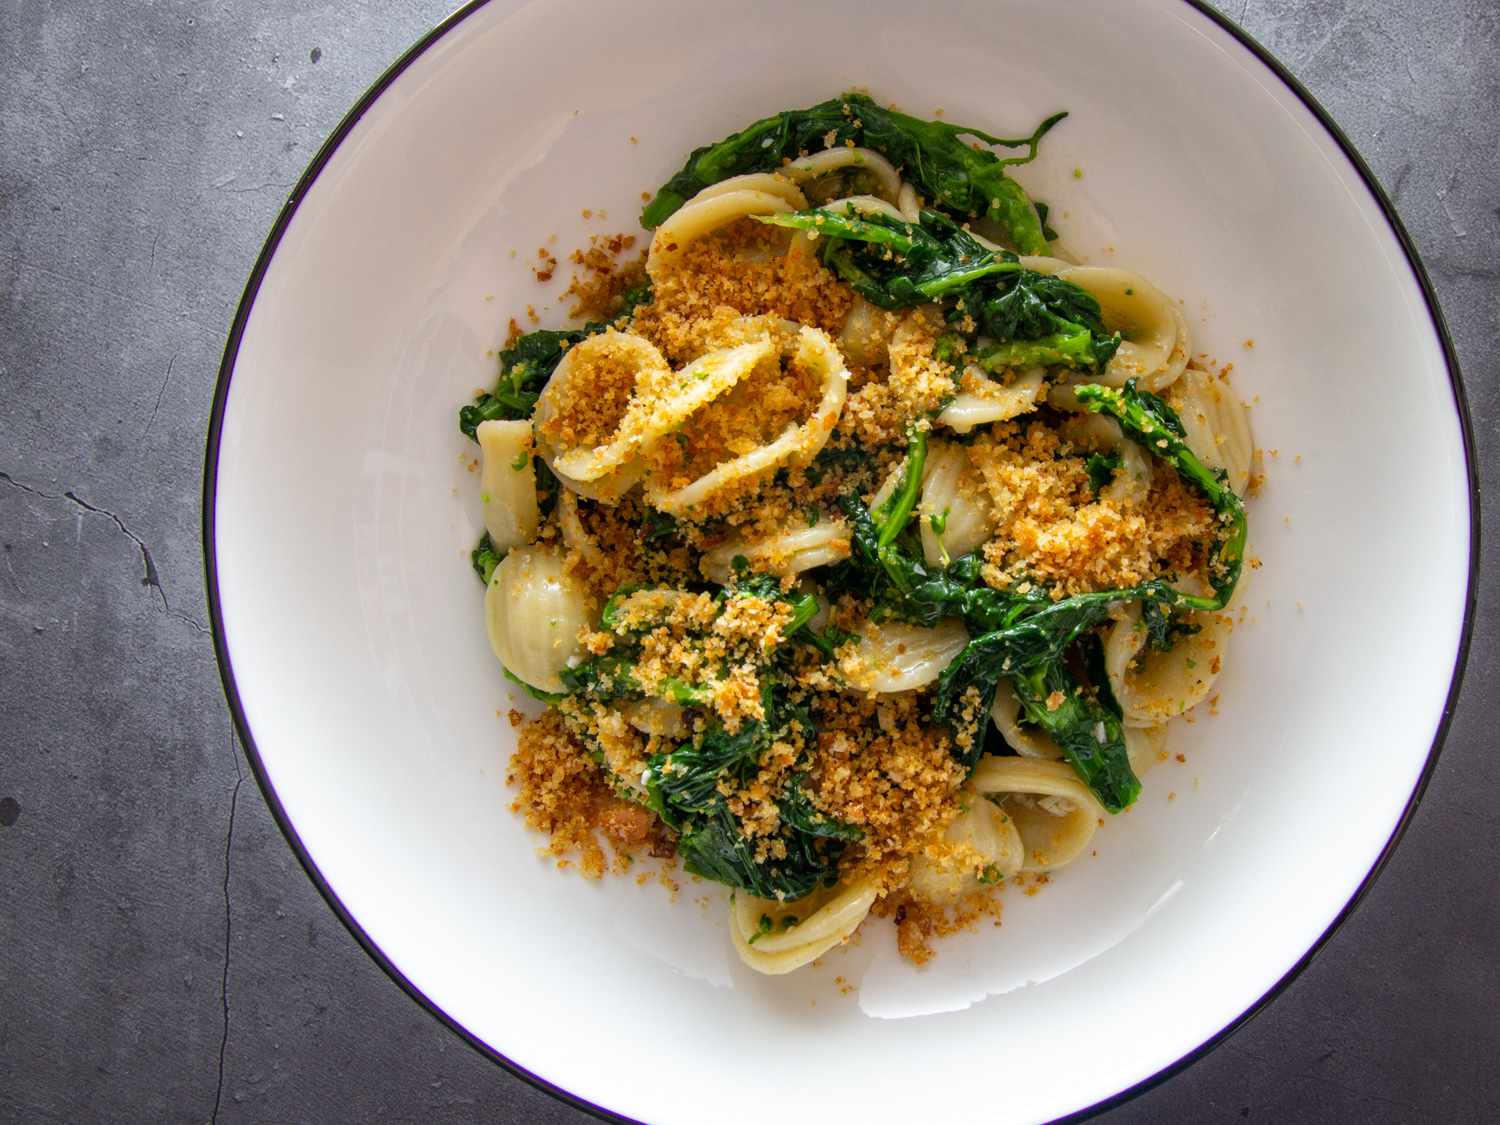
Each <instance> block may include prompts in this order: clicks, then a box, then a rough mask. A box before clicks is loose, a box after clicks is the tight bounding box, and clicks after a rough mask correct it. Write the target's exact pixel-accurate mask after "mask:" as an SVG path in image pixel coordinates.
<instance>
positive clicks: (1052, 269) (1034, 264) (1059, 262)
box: [1021, 254, 1073, 274]
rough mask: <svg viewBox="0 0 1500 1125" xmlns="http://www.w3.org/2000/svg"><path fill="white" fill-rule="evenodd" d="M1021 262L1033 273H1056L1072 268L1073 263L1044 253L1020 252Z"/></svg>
mask: <svg viewBox="0 0 1500 1125" xmlns="http://www.w3.org/2000/svg"><path fill="white" fill-rule="evenodd" d="M1021 264H1022V265H1023V266H1025V267H1026V268H1027V269H1029V270H1031V271H1032V272H1033V273H1045V274H1057V273H1061V272H1062V271H1063V270H1067V269H1072V268H1073V263H1072V262H1068V261H1064V260H1063V259H1062V258H1054V257H1050V256H1048V255H1046V254H1022V255H1021Z"/></svg>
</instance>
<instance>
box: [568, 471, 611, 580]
mask: <svg viewBox="0 0 1500 1125" xmlns="http://www.w3.org/2000/svg"><path fill="white" fill-rule="evenodd" d="M557 525H558V528H559V529H560V530H561V531H562V541H563V545H564V546H566V547H568V548H569V549H570V550H573V551H576V552H578V554H579V556H580V557H582V559H583V560H584V562H586V563H588V564H589V565H590V566H592V567H601V566H603V565H604V552H603V551H602V550H601V549H600V547H599V544H598V543H597V542H595V540H594V537H593V536H592V535H590V534H589V533H588V529H587V528H585V527H584V526H583V521H582V520H581V519H579V518H578V498H577V497H576V496H575V495H573V493H572V491H571V490H569V489H566V488H565V489H562V490H561V492H560V493H559V494H558V497H557Z"/></svg>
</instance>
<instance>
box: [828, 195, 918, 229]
mask: <svg viewBox="0 0 1500 1125" xmlns="http://www.w3.org/2000/svg"><path fill="white" fill-rule="evenodd" d="M845 208H853V209H854V210H855V211H856V212H858V213H859V214H861V215H884V216H886V217H887V218H890V219H895V220H896V221H897V222H898V223H904V222H905V221H906V216H905V215H903V214H901V209H900V208H899V207H897V206H896V205H895V204H894V203H888V202H887V201H886V200H884V199H881V198H880V196H878V195H846V196H844V198H842V199H831V200H829V201H828V202H827V203H825V204H823V209H824V210H827V211H834V212H837V213H838V214H843V213H844V210H845ZM808 233H809V234H812V235H814V236H816V233H817V232H815V231H809V232H808Z"/></svg>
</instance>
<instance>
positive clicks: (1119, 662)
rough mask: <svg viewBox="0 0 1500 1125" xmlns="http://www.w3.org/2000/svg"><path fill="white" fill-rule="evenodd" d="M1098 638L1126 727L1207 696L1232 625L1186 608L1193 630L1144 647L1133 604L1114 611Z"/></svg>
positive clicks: (1159, 718)
mask: <svg viewBox="0 0 1500 1125" xmlns="http://www.w3.org/2000/svg"><path fill="white" fill-rule="evenodd" d="M1119 612H1120V618H1119V620H1117V621H1116V622H1115V624H1114V625H1113V626H1111V627H1110V630H1109V633H1108V635H1107V636H1106V637H1105V640H1104V667H1105V671H1106V672H1107V674H1108V675H1109V686H1110V689H1111V690H1112V691H1113V692H1114V694H1115V699H1116V700H1118V701H1119V704H1120V710H1121V711H1122V712H1123V713H1124V716H1125V724H1126V725H1127V726H1137V727H1151V726H1156V725H1158V724H1160V723H1165V722H1166V721H1167V720H1168V719H1171V718H1175V717H1176V716H1178V715H1181V714H1182V713H1183V712H1184V711H1186V710H1188V709H1189V708H1190V707H1194V706H1196V705H1197V704H1199V703H1201V702H1202V701H1203V700H1204V699H1206V698H1208V693H1209V689H1210V688H1212V687H1213V683H1214V680H1215V679H1216V678H1217V677H1218V675H1219V669H1220V666H1221V664H1222V660H1223V655H1224V650H1225V648H1226V647H1227V646H1228V642H1229V634H1230V631H1231V630H1232V629H1233V627H1234V625H1233V622H1232V620H1231V619H1230V618H1229V617H1228V615H1226V614H1222V613H1190V614H1188V615H1187V623H1188V625H1189V626H1190V627H1193V628H1196V629H1197V630H1198V631H1197V632H1195V633H1183V634H1182V635H1180V636H1178V637H1177V639H1176V641H1175V643H1173V645H1172V647H1171V648H1169V649H1167V650H1166V651H1165V652H1158V651H1155V650H1153V649H1148V648H1147V647H1146V630H1145V629H1144V627H1143V626H1142V624H1141V610H1140V607H1139V606H1138V605H1129V606H1127V607H1125V608H1123V609H1121V610H1120V611H1119Z"/></svg>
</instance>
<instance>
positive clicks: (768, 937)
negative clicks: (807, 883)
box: [729, 880, 878, 976]
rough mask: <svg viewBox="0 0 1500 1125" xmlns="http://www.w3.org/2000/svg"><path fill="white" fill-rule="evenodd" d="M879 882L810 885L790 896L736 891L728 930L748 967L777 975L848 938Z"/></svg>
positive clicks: (796, 967) (819, 954) (875, 891)
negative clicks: (814, 887)
mask: <svg viewBox="0 0 1500 1125" xmlns="http://www.w3.org/2000/svg"><path fill="white" fill-rule="evenodd" d="M877 893H878V888H877V887H876V885H875V884H874V883H873V882H870V881H868V880H860V881H857V882H853V883H850V884H848V885H840V886H838V887H834V888H831V889H829V890H820V891H815V892H813V893H812V894H810V895H808V896H807V897H806V898H801V899H797V900H796V901H794V902H778V901H776V900H775V899H765V898H756V897H755V896H754V895H751V894H748V893H747V892H745V891H737V892H735V895H734V899H733V901H732V902H731V904H730V907H729V912H730V917H729V935H730V938H731V939H732V940H733V941H734V948H735V950H736V951H737V952H738V953H739V955H740V960H742V961H744V962H745V964H746V965H748V966H749V967H750V968H752V969H755V970H756V971H757V972H761V973H768V974H770V975H772V976H778V975H780V974H782V973H789V972H791V971H792V970H793V969H800V968H801V967H802V966H803V965H806V964H808V963H809V962H811V961H815V960H817V959H818V958H819V957H821V956H823V954H825V953H827V952H828V951H829V950H830V949H832V948H833V947H834V946H836V945H840V944H842V943H843V942H846V941H848V940H849V936H850V935H851V934H853V933H854V931H855V930H857V929H858V928H859V924H860V923H861V922H863V921H864V920H865V915H866V914H868V913H870V907H872V906H874V905H875V897H876V894H877Z"/></svg>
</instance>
